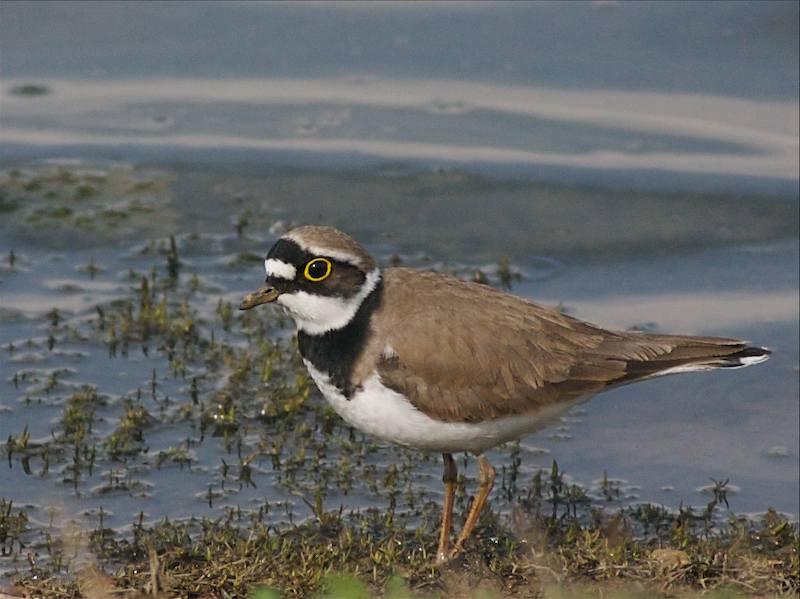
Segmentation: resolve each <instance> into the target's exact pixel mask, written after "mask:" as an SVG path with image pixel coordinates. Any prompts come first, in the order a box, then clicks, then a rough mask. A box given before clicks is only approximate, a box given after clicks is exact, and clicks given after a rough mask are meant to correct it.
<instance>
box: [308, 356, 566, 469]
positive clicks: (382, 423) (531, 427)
mask: <svg viewBox="0 0 800 599" xmlns="http://www.w3.org/2000/svg"><path fill="white" fill-rule="evenodd" d="M304 362H305V365H306V368H308V372H309V374H310V375H311V378H312V379H314V382H315V383H316V384H317V387H319V390H320V391H321V392H322V395H323V396H325V399H327V400H328V402H329V403H330V404H331V406H333V409H334V410H336V413H337V414H339V416H341V417H342V418H344V419H345V420H346V421H347V422H348V423H349V424H350V425H351V426H354V427H355V428H357V429H359V430H361V431H363V432H365V433H368V434H370V435H374V436H376V437H378V438H380V439H384V440H386V441H391V442H392V443H397V444H398V445H404V446H406V447H413V448H416V449H424V450H429V451H441V452H448V453H449V452H459V451H472V452H475V453H480V452H482V451H483V450H485V449H488V448H490V447H494V446H495V445H499V444H500V443H504V442H506V441H510V440H512V439H518V438H519V437H521V436H522V435H524V434H526V433H530V432H532V431H535V430H538V429H541V428H543V427H544V426H547V425H548V424H551V423H552V422H553V421H554V420H556V419H557V418H558V416H560V415H561V414H563V413H564V412H566V411H567V410H568V409H569V408H570V407H571V406H572V404H569V405H563V404H562V405H559V406H553V407H548V408H545V409H543V410H539V411H538V412H537V413H536V414H534V415H524V416H511V417H506V418H498V419H496V420H488V421H486V422H480V423H469V422H442V421H440V420H435V419H434V418H431V417H430V416H427V415H425V414H424V413H423V412H421V411H419V410H418V409H417V408H415V407H414V406H413V405H412V404H411V402H409V401H408V400H407V399H406V398H405V396H403V395H402V394H400V393H397V392H396V391H393V390H392V389H389V388H388V387H384V386H383V384H382V383H381V381H380V379H379V377H378V375H377V374H375V375H373V376H372V377H370V378H369V379H367V381H366V382H365V383H364V386H363V388H362V389H361V390H360V391H358V392H356V393H355V394H354V395H353V397H352V398H350V399H347V398H346V397H345V396H344V395H343V394H342V393H341V392H340V391H339V390H338V389H337V388H336V387H335V386H334V385H333V384H331V382H330V378H329V377H328V375H327V374H325V373H322V372H320V371H319V370H317V369H316V368H314V366H313V365H312V364H311V363H310V362H308V361H307V360H304Z"/></svg>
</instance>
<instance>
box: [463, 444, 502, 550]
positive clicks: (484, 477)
mask: <svg viewBox="0 0 800 599" xmlns="http://www.w3.org/2000/svg"><path fill="white" fill-rule="evenodd" d="M478 467H479V468H480V471H479V473H478V492H477V493H476V495H475V500H474V501H473V502H472V507H471V508H470V510H469V514H468V515H467V521H466V522H464V528H462V529H461V534H460V535H458V540H457V541H456V545H455V547H454V548H453V555H456V554H458V553H460V552H461V551H463V549H464V543H466V541H467V539H468V538H469V535H471V534H472V531H473V530H475V525H476V524H477V523H478V517H479V516H480V515H481V511H483V506H484V505H486V499H487V498H488V497H489V493H491V492H492V486H493V485H494V477H495V470H494V468H492V465H491V464H490V463H489V460H487V459H486V456H485V455H483V454H481V455H479V456H478Z"/></svg>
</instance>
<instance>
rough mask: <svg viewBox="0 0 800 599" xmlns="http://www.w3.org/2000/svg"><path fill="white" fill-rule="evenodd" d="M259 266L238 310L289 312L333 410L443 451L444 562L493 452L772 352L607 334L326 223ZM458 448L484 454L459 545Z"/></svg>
mask: <svg viewBox="0 0 800 599" xmlns="http://www.w3.org/2000/svg"><path fill="white" fill-rule="evenodd" d="M265 267H266V275H267V276H266V284H265V285H264V286H263V287H261V288H260V289H258V290H257V291H255V292H254V293H251V294H249V295H248V296H247V297H246V298H245V299H244V301H243V302H242V303H241V305H240V309H242V310H248V309H250V308H253V307H255V306H258V305H259V304H265V303H270V302H276V303H277V304H279V305H280V306H282V307H283V308H284V309H285V310H286V311H287V312H288V313H289V314H290V315H291V316H292V317H293V318H294V321H295V323H296V325H297V331H298V345H299V349H300V353H301V354H302V357H303V361H304V363H305V365H306V367H307V368H308V372H309V374H310V375H311V378H312V379H313V380H314V382H315V383H316V385H317V386H318V387H319V389H320V391H321V392H322V395H324V396H325V399H327V400H328V401H329V402H330V404H331V405H332V406H333V408H334V410H335V411H336V412H337V413H338V414H339V415H340V416H341V417H342V418H344V419H345V420H346V421H347V422H348V423H349V424H350V425H352V426H354V427H355V428H358V429H360V430H362V431H364V432H366V433H369V434H371V435H374V436H376V437H378V438H380V439H384V440H386V441H391V442H392V443H397V444H399V445H402V446H405V447H412V448H416V449H421V450H427V451H436V452H441V453H442V455H443V457H444V476H443V480H444V483H445V500H444V507H443V516H442V526H441V531H440V536H439V545H438V551H437V559H438V560H440V561H442V560H445V559H447V558H448V557H449V556H451V555H455V554H456V553H458V552H459V551H461V550H462V549H463V547H464V543H465V541H466V540H467V538H468V537H469V535H470V534H471V533H472V531H473V529H474V528H475V525H476V523H477V521H478V516H479V515H480V512H481V510H482V509H483V506H484V504H485V503H486V499H487V497H488V495H489V493H490V491H491V489H492V484H493V482H494V477H495V471H494V468H492V466H491V464H489V462H488V460H487V459H486V457H485V456H484V455H483V452H484V451H485V450H486V449H488V448H491V447H494V446H495V445H499V444H501V443H503V442H506V441H510V440H512V439H518V438H519V437H521V436H522V435H524V434H526V433H530V432H533V431H536V430H538V429H540V428H542V427H544V426H546V425H548V424H550V423H552V422H553V421H555V420H556V419H557V418H558V417H559V416H560V415H562V414H564V413H565V412H566V411H567V410H569V408H570V407H572V406H573V405H575V404H576V403H578V402H581V401H585V400H586V399H587V398H589V397H590V396H591V395H593V394H595V393H598V392H600V391H604V390H606V389H610V388H612V387H616V386H618V385H623V384H626V383H631V382H634V381H639V380H643V379H647V378H650V377H654V376H661V375H665V374H672V373H681V372H691V371H696V370H711V369H715V368H739V367H743V366H749V365H751V364H757V363H759V362H763V361H765V360H766V359H767V358H768V357H769V353H770V352H769V350H767V349H764V348H760V347H749V346H748V345H747V343H746V342H744V341H739V340H737V339H723V338H716V337H689V336H679V335H660V334H649V333H634V332H623V331H609V330H605V329H602V328H599V327H597V326H595V325H592V324H588V323H586V322H583V321H581V320H578V319H576V318H573V317H570V316H567V315H566V314H563V313H561V312H559V311H557V310H553V309H550V308H545V307H543V306H540V305H538V304H535V303H533V302H530V301H528V300H525V299H522V298H520V297H517V296H514V295H511V294H508V293H503V292H501V291H498V290H496V289H494V288H492V287H488V286H486V285H481V284H478V283H473V282H466V281H462V280H459V279H457V278H455V277H451V276H446V275H443V274H437V273H433V272H424V271H418V270H410V269H407V268H387V269H384V270H381V269H380V268H379V267H378V265H377V263H376V261H375V259H374V258H373V257H372V256H370V254H369V253H367V251H366V250H364V248H363V247H362V246H361V245H360V244H358V243H357V242H356V241H355V240H353V239H352V238H351V237H350V236H348V235H347V234H345V233H343V232H341V231H339V230H337V229H334V228H331V227H321V226H304V227H299V228H297V229H293V230H292V231H289V232H288V233H286V234H285V235H283V236H282V237H281V238H280V239H279V240H278V241H277V242H276V243H275V245H274V246H273V247H272V249H270V251H269V254H268V255H267V257H266V261H265ZM462 451H466V452H471V453H473V454H474V455H476V456H477V457H478V464H479V478H478V491H477V493H476V496H475V499H474V501H473V503H472V506H471V508H470V511H469V514H468V516H467V519H466V522H465V524H464V527H463V529H462V531H461V533H460V535H459V537H458V539H457V541H456V543H455V546H454V548H453V549H452V551H451V550H450V528H451V523H452V511H453V499H454V495H455V483H456V464H455V461H454V459H453V457H452V454H453V453H455V452H462Z"/></svg>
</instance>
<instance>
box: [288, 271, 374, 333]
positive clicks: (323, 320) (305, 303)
mask: <svg viewBox="0 0 800 599" xmlns="http://www.w3.org/2000/svg"><path fill="white" fill-rule="evenodd" d="M380 280H381V271H380V269H379V268H376V269H375V270H373V271H371V272H369V273H368V274H367V278H366V280H365V281H364V284H363V285H362V286H361V289H360V290H359V292H358V293H357V294H356V295H354V296H353V297H350V298H341V297H329V296H324V295H314V294H311V293H307V292H305V291H295V292H294V293H285V294H282V295H280V296H278V300H277V301H278V303H279V304H280V305H282V306H283V307H284V308H286V310H287V311H288V312H289V314H290V315H291V316H292V318H294V322H295V324H296V325H297V330H298V331H303V332H305V333H308V334H309V335H322V334H323V333H326V332H328V331H333V330H336V329H341V328H342V327H344V326H347V324H348V323H349V322H350V321H351V320H352V319H353V317H354V316H355V315H356V312H358V308H359V307H360V306H361V304H362V303H363V301H364V300H365V299H366V297H367V296H368V295H369V294H370V293H371V292H372V290H373V289H375V286H376V285H377V284H378V282H379V281H380Z"/></svg>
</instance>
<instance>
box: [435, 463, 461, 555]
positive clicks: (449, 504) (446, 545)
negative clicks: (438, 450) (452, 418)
mask: <svg viewBox="0 0 800 599" xmlns="http://www.w3.org/2000/svg"><path fill="white" fill-rule="evenodd" d="M442 458H443V459H444V472H443V474H442V481H443V482H444V505H443V506H442V527H441V529H440V530H439V549H438V550H437V551H436V563H439V564H441V563H442V562H444V561H445V560H446V559H447V558H448V557H449V556H448V552H449V550H450V529H451V528H452V526H453V499H454V498H455V496H456V481H457V480H458V470H457V469H456V461H455V460H454V459H453V455H452V454H450V453H443V454H442Z"/></svg>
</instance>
